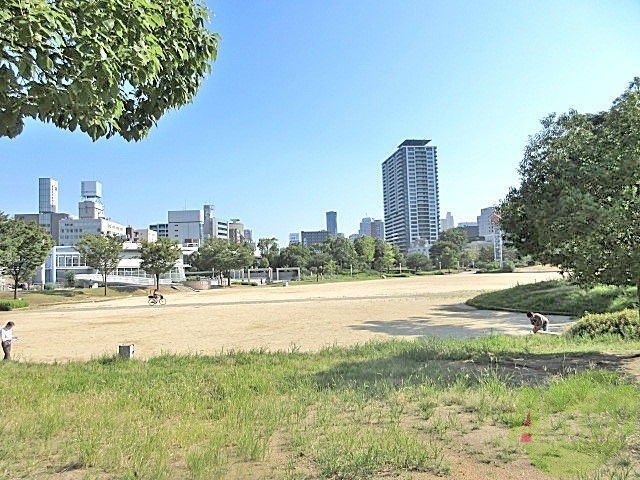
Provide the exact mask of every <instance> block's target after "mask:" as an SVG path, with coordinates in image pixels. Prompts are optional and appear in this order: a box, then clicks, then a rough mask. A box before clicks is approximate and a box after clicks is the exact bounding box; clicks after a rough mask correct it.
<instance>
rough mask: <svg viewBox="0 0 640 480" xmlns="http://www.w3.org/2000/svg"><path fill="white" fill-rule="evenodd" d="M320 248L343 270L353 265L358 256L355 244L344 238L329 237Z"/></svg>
mask: <svg viewBox="0 0 640 480" xmlns="http://www.w3.org/2000/svg"><path fill="white" fill-rule="evenodd" d="M320 248H321V249H322V251H323V252H325V253H326V254H327V255H329V256H330V257H331V259H332V260H333V261H334V262H335V263H336V264H337V265H339V266H340V269H341V270H342V269H344V268H345V266H349V265H351V264H352V263H353V260H354V258H355V256H356V251H355V250H354V248H353V244H352V243H351V242H350V241H349V240H347V239H346V238H344V237H329V238H327V239H326V240H325V241H324V242H322V243H321V244H320Z"/></svg>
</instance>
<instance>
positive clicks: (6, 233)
mask: <svg viewBox="0 0 640 480" xmlns="http://www.w3.org/2000/svg"><path fill="white" fill-rule="evenodd" d="M51 247H53V239H52V238H51V235H49V234H48V233H47V232H46V231H45V229H44V228H42V227H40V226H39V225H37V224H35V223H24V222H23V221H22V220H10V219H8V218H7V217H6V215H4V214H0V270H2V271H4V272H6V273H7V274H8V275H9V276H10V277H11V278H12V279H13V298H14V299H15V298H18V284H19V283H20V282H21V281H30V280H31V277H32V276H33V275H34V273H35V271H36V268H37V267H39V266H40V265H42V264H43V263H44V260H45V259H46V258H47V255H48V254H49V250H50V249H51Z"/></svg>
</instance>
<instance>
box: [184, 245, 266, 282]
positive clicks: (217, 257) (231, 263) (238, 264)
mask: <svg viewBox="0 0 640 480" xmlns="http://www.w3.org/2000/svg"><path fill="white" fill-rule="evenodd" d="M253 261H254V254H253V247H252V246H251V244H249V243H246V242H240V243H230V242H229V241H227V240H224V239H222V238H208V239H207V240H206V241H205V242H204V244H202V245H201V246H200V248H198V251H197V252H196V253H194V254H193V255H191V263H192V265H194V266H195V267H196V268H197V269H198V270H213V271H216V272H218V273H219V274H221V275H223V276H225V277H226V278H227V284H228V285H231V270H233V269H239V268H245V267H248V266H250V265H252V264H253Z"/></svg>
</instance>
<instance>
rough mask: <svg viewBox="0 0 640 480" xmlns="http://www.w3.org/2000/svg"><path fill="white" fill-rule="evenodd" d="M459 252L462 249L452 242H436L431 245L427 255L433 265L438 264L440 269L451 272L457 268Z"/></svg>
mask: <svg viewBox="0 0 640 480" xmlns="http://www.w3.org/2000/svg"><path fill="white" fill-rule="evenodd" d="M461 251H462V248H460V247H459V246H458V245H457V244H455V243H453V242H449V241H447V240H438V241H436V243H434V244H433V245H432V247H431V249H430V250H429V255H430V257H431V259H432V260H433V263H434V264H438V266H439V267H440V268H446V269H449V270H451V269H452V268H456V267H457V266H458V262H459V258H460V252H461Z"/></svg>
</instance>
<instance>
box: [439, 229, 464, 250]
mask: <svg viewBox="0 0 640 480" xmlns="http://www.w3.org/2000/svg"><path fill="white" fill-rule="evenodd" d="M438 239H439V240H444V241H446V242H452V243H455V244H456V245H457V246H458V247H460V248H462V247H463V246H464V245H465V244H466V243H468V242H469V239H468V237H467V232H466V231H465V229H464V228H460V227H457V228H449V229H447V230H445V231H444V232H440V236H439V238H438Z"/></svg>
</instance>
